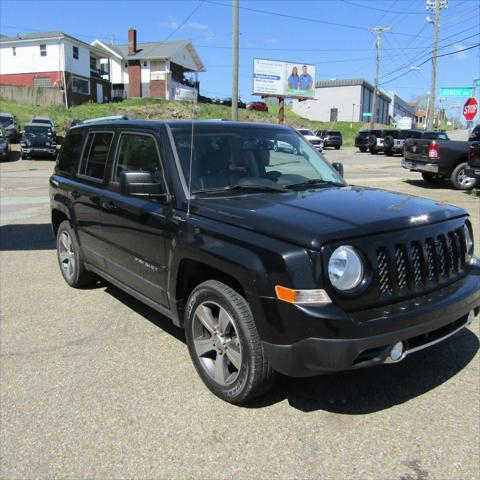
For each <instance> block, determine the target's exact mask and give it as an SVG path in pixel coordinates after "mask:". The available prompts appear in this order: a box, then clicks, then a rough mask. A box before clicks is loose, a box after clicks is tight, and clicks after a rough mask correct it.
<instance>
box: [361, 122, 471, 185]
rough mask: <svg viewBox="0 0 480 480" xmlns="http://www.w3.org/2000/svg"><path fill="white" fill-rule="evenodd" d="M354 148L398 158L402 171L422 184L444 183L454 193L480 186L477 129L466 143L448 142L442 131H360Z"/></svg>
mask: <svg viewBox="0 0 480 480" xmlns="http://www.w3.org/2000/svg"><path fill="white" fill-rule="evenodd" d="M355 146H356V147H357V148H358V149H359V150H360V151H361V152H366V151H367V150H368V151H370V153H371V154H377V153H381V152H383V153H384V154H385V155H388V156H393V155H395V154H402V156H403V157H404V158H403V159H402V167H403V168H405V169H407V170H410V171H411V172H419V173H421V175H422V178H423V180H424V181H425V182H427V183H430V184H436V183H440V182H444V181H446V180H448V181H449V182H450V183H451V184H452V186H453V187H454V188H455V189H457V190H471V189H472V188H474V187H477V186H478V185H480V125H477V126H476V127H475V128H474V129H473V131H472V133H471V136H470V138H469V139H468V141H455V140H450V139H449V137H448V135H447V134H446V133H445V132H443V131H428V130H393V129H382V130H363V131H361V132H359V133H358V135H357V137H356V138H355Z"/></svg>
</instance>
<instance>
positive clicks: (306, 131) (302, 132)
mask: <svg viewBox="0 0 480 480" xmlns="http://www.w3.org/2000/svg"><path fill="white" fill-rule="evenodd" d="M298 131H299V132H300V133H301V134H302V135H310V136H312V137H314V136H315V134H314V133H313V132H312V131H311V130H307V129H305V128H301V129H299V130H298Z"/></svg>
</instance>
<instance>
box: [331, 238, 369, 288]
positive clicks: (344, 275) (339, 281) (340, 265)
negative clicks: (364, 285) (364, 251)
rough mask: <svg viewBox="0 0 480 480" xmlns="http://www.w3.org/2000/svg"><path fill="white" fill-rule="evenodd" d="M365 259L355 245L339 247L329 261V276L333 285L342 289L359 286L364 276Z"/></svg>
mask: <svg viewBox="0 0 480 480" xmlns="http://www.w3.org/2000/svg"><path fill="white" fill-rule="evenodd" d="M364 270H365V269H364V266H363V260H362V259H361V257H360V255H359V254H358V253H357V252H356V251H355V249H354V248H353V247H349V246H346V245H342V246H341V247H338V248H337V249H336V250H335V251H334V252H333V253H332V256H331V257H330V260H329V261H328V277H329V278H330V282H331V283H332V285H333V286H334V287H335V288H336V289H337V290H341V291H344V292H346V291H349V290H353V289H354V288H355V287H358V286H359V285H360V283H361V282H362V280H363V277H364Z"/></svg>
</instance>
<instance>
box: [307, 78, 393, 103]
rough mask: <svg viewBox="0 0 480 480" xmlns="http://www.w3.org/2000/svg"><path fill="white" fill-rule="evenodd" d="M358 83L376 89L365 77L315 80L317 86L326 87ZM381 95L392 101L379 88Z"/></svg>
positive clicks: (349, 85)
mask: <svg viewBox="0 0 480 480" xmlns="http://www.w3.org/2000/svg"><path fill="white" fill-rule="evenodd" d="M357 85H361V86H363V87H366V88H368V89H369V90H374V89H375V87H374V86H373V85H372V84H371V83H369V82H367V81H366V80H364V79H363V78H347V79H343V80H337V79H334V80H320V81H317V82H315V88H326V87H354V86H357ZM379 96H380V97H382V98H383V99H384V100H386V101H387V102H390V101H391V98H390V96H389V95H387V94H385V93H383V92H382V91H380V90H379Z"/></svg>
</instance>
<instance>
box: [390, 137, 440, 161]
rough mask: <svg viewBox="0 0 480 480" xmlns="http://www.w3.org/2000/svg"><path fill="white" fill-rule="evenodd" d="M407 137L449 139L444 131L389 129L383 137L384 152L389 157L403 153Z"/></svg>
mask: <svg viewBox="0 0 480 480" xmlns="http://www.w3.org/2000/svg"><path fill="white" fill-rule="evenodd" d="M408 138H416V139H418V138H428V139H429V140H437V139H441V140H449V138H448V136H447V134H446V133H445V132H437V131H425V130H391V131H388V133H387V134H386V135H385V138H384V139H383V144H384V153H385V155H387V156H389V157H391V156H393V155H394V154H395V153H403V146H404V144H405V140H407V139H408Z"/></svg>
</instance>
